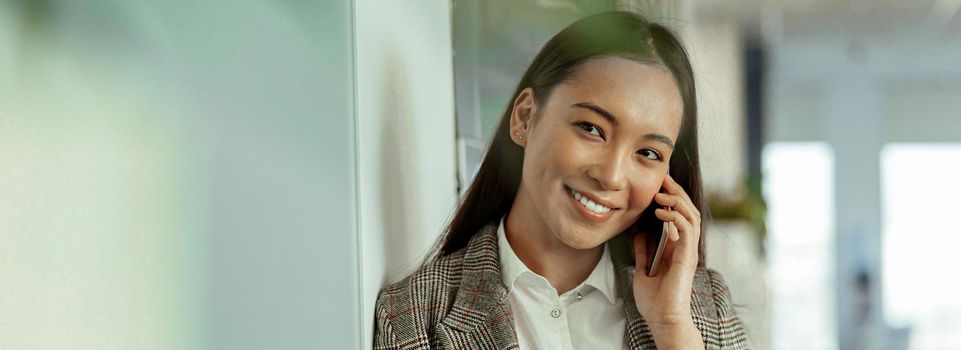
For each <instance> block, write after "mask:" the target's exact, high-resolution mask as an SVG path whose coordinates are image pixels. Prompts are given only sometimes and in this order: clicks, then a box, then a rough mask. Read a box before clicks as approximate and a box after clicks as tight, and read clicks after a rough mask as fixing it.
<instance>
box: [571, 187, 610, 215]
mask: <svg viewBox="0 0 961 350" xmlns="http://www.w3.org/2000/svg"><path fill="white" fill-rule="evenodd" d="M564 189H565V190H566V191H567V198H569V199H570V201H571V204H572V205H574V207H575V208H576V209H577V211H578V212H579V213H581V216H583V217H584V218H585V219H587V220H590V221H591V222H604V221H607V219H610V218H611V216H613V214H614V211H615V210H617V209H613V208H612V209H611V210H608V211H607V212H605V213H603V214H599V213H595V212H593V211H591V210H590V209H587V207H585V206H584V205H583V204H581V202H580V201H579V200H577V199H576V198H574V193H572V192H571V189H570V188H568V187H567V186H564Z"/></svg>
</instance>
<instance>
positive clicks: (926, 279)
mask: <svg viewBox="0 0 961 350" xmlns="http://www.w3.org/2000/svg"><path fill="white" fill-rule="evenodd" d="M881 186H882V187H881V188H882V192H881V206H882V207H881V208H882V213H883V221H882V231H881V233H882V235H883V237H882V239H883V241H882V242H883V243H882V244H883V247H882V254H883V255H882V259H883V260H882V261H883V264H882V265H883V267H882V271H883V278H882V280H883V295H884V310H885V315H884V317H885V319H886V321H887V322H888V323H889V324H891V325H892V326H900V327H908V328H909V329H910V339H909V340H908V341H909V344H908V347H909V348H912V349H948V348H951V349H959V348H961V298H958V296H957V295H958V292H959V291H961V279H959V278H958V277H957V276H958V274H959V272H958V267H959V266H961V263H959V262H961V228H959V224H958V222H957V218H958V216H959V211H958V209H959V208H961V205H958V201H959V200H961V144H888V145H886V146H885V147H884V148H882V150H881Z"/></svg>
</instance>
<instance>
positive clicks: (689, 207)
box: [654, 193, 701, 227]
mask: <svg viewBox="0 0 961 350" xmlns="http://www.w3.org/2000/svg"><path fill="white" fill-rule="evenodd" d="M654 201H655V202H657V204H660V205H663V206H668V207H671V209H673V210H674V211H677V212H680V213H681V215H684V217H685V218H686V219H687V221H690V222H691V223H692V224H694V226H697V227H700V226H701V212H700V211H698V210H697V208H695V207H694V203H692V202H691V201H690V200H688V199H686V198H683V197H680V196H678V195H674V194H667V193H658V194H655V195H654Z"/></svg>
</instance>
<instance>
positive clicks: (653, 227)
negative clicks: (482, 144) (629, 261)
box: [634, 188, 672, 276]
mask: <svg viewBox="0 0 961 350" xmlns="http://www.w3.org/2000/svg"><path fill="white" fill-rule="evenodd" d="M660 192H661V193H666V192H665V190H664V188H661V190H660ZM652 204H653V205H654V206H652V207H650V208H648V209H649V210H645V211H644V213H642V214H641V217H640V218H638V219H637V222H635V223H634V227H635V232H641V233H639V234H643V235H644V240H645V243H647V244H646V246H647V249H648V254H647V256H648V260H647V261H643V262H642V261H635V262H634V263H635V264H636V266H637V268H641V264H646V265H644V269H645V271H646V272H647V276H654V275H656V274H657V267H658V265H660V262H661V257H662V256H663V253H664V247H665V246H666V245H667V240H668V238H669V237H670V234H671V231H670V225H671V223H670V222H667V221H663V220H661V219H659V218H658V217H657V216H656V215H654V208H657V206H659V204H657V203H656V202H652ZM660 208H662V209H667V210H672V208H671V207H660Z"/></svg>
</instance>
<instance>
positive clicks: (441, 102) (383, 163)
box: [354, 0, 457, 348]
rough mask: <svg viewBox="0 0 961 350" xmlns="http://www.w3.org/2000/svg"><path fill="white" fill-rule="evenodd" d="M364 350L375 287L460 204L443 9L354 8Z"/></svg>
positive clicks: (412, 261)
mask: <svg viewBox="0 0 961 350" xmlns="http://www.w3.org/2000/svg"><path fill="white" fill-rule="evenodd" d="M354 15H355V31H356V34H355V38H354V42H355V45H356V47H355V49H356V52H355V57H356V67H357V74H356V84H357V143H358V144H357V149H358V172H357V173H358V176H359V177H358V183H359V188H358V190H359V192H358V195H359V201H360V246H361V265H362V279H363V281H362V290H361V294H360V295H361V303H362V305H363V312H362V313H361V318H362V320H364V322H365V323H364V327H363V339H364V340H365V342H366V343H365V346H364V348H370V342H371V339H372V337H373V335H372V326H373V318H374V310H373V306H374V301H375V299H376V297H377V293H378V291H379V290H380V288H381V287H382V286H383V285H384V284H385V283H387V282H388V281H396V280H399V279H400V278H402V277H403V276H405V275H406V274H408V273H409V272H411V271H412V269H413V268H415V267H416V265H417V264H418V263H419V262H420V260H421V259H422V258H423V255H424V254H425V253H426V252H427V249H428V248H429V247H430V245H431V244H432V243H433V242H434V241H435V240H436V238H437V236H438V235H439V234H440V232H441V230H442V229H443V226H444V224H445V223H446V222H447V220H448V219H449V217H450V215H451V214H452V213H453V209H454V206H455V204H456V201H457V182H456V179H457V173H456V166H455V164H456V162H455V160H456V158H455V153H454V151H455V141H454V140H455V125H454V90H453V89H454V88H453V87H454V82H453V65H452V62H453V56H452V55H453V52H452V51H451V47H452V45H451V26H450V2H449V1H439V0H433V1H417V2H398V1H389V0H358V1H356V3H355V13H354Z"/></svg>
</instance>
